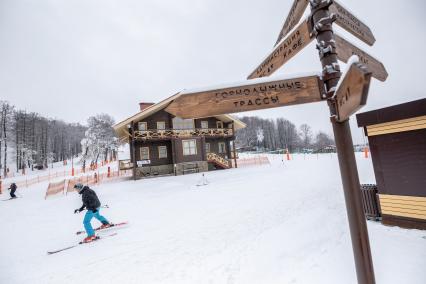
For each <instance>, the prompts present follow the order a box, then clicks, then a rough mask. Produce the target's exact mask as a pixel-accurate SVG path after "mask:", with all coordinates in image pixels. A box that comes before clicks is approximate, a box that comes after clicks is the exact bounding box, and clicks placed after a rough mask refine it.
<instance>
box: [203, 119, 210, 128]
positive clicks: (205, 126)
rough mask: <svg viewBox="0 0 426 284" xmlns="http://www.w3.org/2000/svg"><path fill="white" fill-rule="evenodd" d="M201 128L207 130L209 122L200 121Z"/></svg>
mask: <svg viewBox="0 0 426 284" xmlns="http://www.w3.org/2000/svg"><path fill="white" fill-rule="evenodd" d="M201 128H203V129H207V128H209V122H208V121H207V120H202V121H201Z"/></svg>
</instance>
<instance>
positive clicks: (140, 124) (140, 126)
mask: <svg viewBox="0 0 426 284" xmlns="http://www.w3.org/2000/svg"><path fill="white" fill-rule="evenodd" d="M147 129H148V127H147V125H146V122H138V130H139V131H145V130H147Z"/></svg>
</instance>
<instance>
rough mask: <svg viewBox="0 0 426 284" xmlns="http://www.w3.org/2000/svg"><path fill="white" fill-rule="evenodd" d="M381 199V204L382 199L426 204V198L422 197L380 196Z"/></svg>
mask: <svg viewBox="0 0 426 284" xmlns="http://www.w3.org/2000/svg"><path fill="white" fill-rule="evenodd" d="M379 198H380V202H382V199H391V200H407V201H421V202H425V201H426V197H422V196H407V195H391V194H379Z"/></svg>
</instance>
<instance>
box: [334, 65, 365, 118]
mask: <svg viewBox="0 0 426 284" xmlns="http://www.w3.org/2000/svg"><path fill="white" fill-rule="evenodd" d="M370 78H371V72H368V71H367V69H366V68H365V67H364V66H362V65H361V64H359V63H358V62H353V63H351V64H350V67H349V69H348V71H347V72H346V73H345V74H344V75H343V76H342V77H341V78H340V81H339V83H338V85H337V87H336V93H335V95H334V97H335V100H336V110H337V121H339V122H343V121H345V120H347V119H349V117H350V116H351V115H352V114H354V113H355V112H357V111H358V110H359V109H360V108H361V107H363V106H364V105H365V104H366V103H367V96H368V89H369V87H370Z"/></svg>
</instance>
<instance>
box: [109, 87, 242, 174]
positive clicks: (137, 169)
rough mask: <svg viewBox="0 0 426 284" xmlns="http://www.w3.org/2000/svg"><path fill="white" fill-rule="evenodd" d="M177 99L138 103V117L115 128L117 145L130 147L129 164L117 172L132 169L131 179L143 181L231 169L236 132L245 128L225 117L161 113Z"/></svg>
mask: <svg viewBox="0 0 426 284" xmlns="http://www.w3.org/2000/svg"><path fill="white" fill-rule="evenodd" d="M178 96H179V94H176V95H174V96H172V97H170V98H168V99H166V100H164V101H162V102H159V103H157V104H153V103H140V104H139V105H140V111H139V112H138V113H136V114H135V115H133V116H131V117H129V118H127V119H125V120H123V121H121V122H119V123H117V124H116V125H114V130H115V132H116V133H117V136H118V137H119V139H120V141H121V142H127V143H129V145H130V160H126V161H125V160H123V161H120V169H133V177H134V178H142V177H145V176H155V175H166V174H175V175H182V174H186V173H192V172H204V171H208V170H214V169H227V168H230V167H232V162H231V158H234V159H236V154H235V145H234V143H233V141H234V140H235V131H236V130H237V129H240V128H244V127H245V126H246V125H245V124H244V123H243V122H242V121H240V120H238V119H236V118H234V117H232V116H230V115H226V114H225V115H218V116H213V117H206V118H197V119H182V118H179V117H175V116H173V115H172V114H170V113H168V112H166V111H165V110H164V109H165V108H166V107H167V106H168V105H169V104H170V102H171V101H172V100H173V99H176V98H177V97H178ZM234 165H236V160H234Z"/></svg>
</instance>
